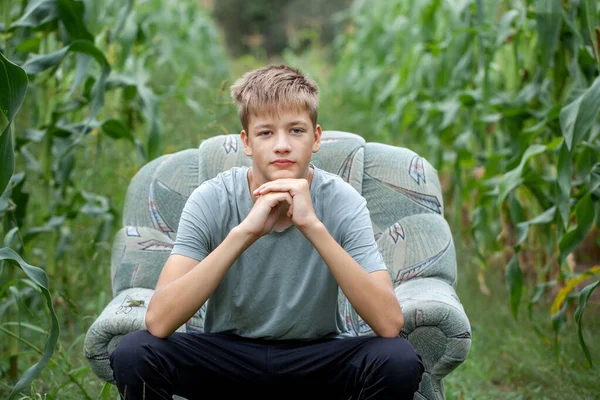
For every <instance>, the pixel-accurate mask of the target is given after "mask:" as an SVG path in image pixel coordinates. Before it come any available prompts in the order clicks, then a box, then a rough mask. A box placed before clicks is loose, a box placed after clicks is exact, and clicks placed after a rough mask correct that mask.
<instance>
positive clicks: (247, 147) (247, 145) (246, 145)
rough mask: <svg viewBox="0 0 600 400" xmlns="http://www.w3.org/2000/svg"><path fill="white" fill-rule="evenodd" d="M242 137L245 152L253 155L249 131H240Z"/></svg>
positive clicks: (249, 155)
mask: <svg viewBox="0 0 600 400" xmlns="http://www.w3.org/2000/svg"><path fill="white" fill-rule="evenodd" d="M240 139H242V144H243V145H244V154H246V155H247V156H248V157H252V148H251V147H250V143H249V138H248V133H247V132H246V131H245V130H242V131H241V132H240Z"/></svg>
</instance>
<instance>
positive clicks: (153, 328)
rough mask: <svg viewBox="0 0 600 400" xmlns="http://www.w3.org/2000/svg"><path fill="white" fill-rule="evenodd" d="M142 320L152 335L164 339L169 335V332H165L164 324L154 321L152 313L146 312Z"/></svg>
mask: <svg viewBox="0 0 600 400" xmlns="http://www.w3.org/2000/svg"><path fill="white" fill-rule="evenodd" d="M144 322H145V323H146V329H147V330H148V332H150V334H151V335H152V336H155V337H157V338H159V339H164V338H166V337H168V336H170V335H171V333H172V332H171V333H169V332H167V329H165V326H164V324H161V323H160V321H156V318H155V317H154V314H151V313H148V312H147V313H146V316H145V318H144Z"/></svg>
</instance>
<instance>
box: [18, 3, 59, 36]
mask: <svg viewBox="0 0 600 400" xmlns="http://www.w3.org/2000/svg"><path fill="white" fill-rule="evenodd" d="M57 18H58V8H57V0H40V1H31V2H29V5H28V6H27V8H26V9H25V12H23V15H22V16H21V18H19V19H18V20H16V21H15V22H13V23H11V24H10V27H11V29H13V28H17V27H23V28H37V27H39V26H40V25H44V24H47V23H48V22H52V21H54V20H56V19H57Z"/></svg>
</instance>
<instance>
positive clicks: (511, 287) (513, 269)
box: [504, 254, 523, 319]
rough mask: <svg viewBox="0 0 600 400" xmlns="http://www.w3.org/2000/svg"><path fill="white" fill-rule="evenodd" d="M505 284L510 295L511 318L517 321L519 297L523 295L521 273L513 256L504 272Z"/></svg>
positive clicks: (517, 261)
mask: <svg viewBox="0 0 600 400" xmlns="http://www.w3.org/2000/svg"><path fill="white" fill-rule="evenodd" d="M504 276H505V277H506V283H507V284H508V292H509V294H510V310H511V311H512V314H513V317H514V318H515V319H517V314H518V311H519V304H520V303H521V295H522V293H523V271H521V266H520V265H519V260H518V258H517V255H516V254H515V255H513V256H512V258H511V259H510V262H509V263H508V265H507V266H506V269H505V271H504Z"/></svg>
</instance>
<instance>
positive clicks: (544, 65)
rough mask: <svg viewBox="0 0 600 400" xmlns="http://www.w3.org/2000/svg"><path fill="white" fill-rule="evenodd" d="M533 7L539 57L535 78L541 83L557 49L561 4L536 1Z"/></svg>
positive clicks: (553, 0) (560, 22)
mask: <svg viewBox="0 0 600 400" xmlns="http://www.w3.org/2000/svg"><path fill="white" fill-rule="evenodd" d="M535 5H536V7H535V11H536V12H535V19H536V23H537V32H538V41H539V54H540V55H541V60H540V69H539V70H538V72H537V78H538V79H539V80H540V81H541V80H542V79H543V78H544V76H545V75H546V71H547V70H548V68H549V67H550V63H551V62H552V59H553V58H554V53H555V52H556V49H557V48H558V43H559V37H560V30H561V25H562V13H561V12H562V2H561V0H536V3H535Z"/></svg>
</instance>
